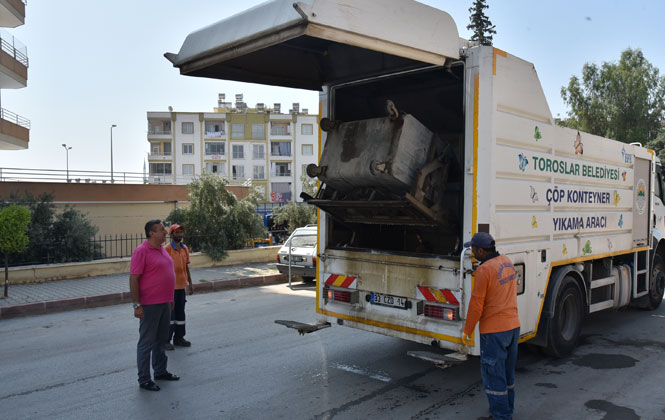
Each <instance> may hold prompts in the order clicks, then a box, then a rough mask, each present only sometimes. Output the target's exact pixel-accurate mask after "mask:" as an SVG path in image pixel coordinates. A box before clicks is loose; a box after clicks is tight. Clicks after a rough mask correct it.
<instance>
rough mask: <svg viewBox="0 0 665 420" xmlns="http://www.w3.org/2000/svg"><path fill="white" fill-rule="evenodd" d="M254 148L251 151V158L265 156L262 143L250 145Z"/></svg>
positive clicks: (264, 147) (262, 157)
mask: <svg viewBox="0 0 665 420" xmlns="http://www.w3.org/2000/svg"><path fill="white" fill-rule="evenodd" d="M252 148H253V149H254V151H253V153H252V158H253V159H265V157H266V146H265V145H264V144H254V145H252Z"/></svg>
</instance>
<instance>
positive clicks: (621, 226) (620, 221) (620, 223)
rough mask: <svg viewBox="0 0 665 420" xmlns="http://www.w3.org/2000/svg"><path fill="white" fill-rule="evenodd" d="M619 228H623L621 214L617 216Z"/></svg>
mask: <svg viewBox="0 0 665 420" xmlns="http://www.w3.org/2000/svg"><path fill="white" fill-rule="evenodd" d="M619 229H623V214H622V215H621V216H619Z"/></svg>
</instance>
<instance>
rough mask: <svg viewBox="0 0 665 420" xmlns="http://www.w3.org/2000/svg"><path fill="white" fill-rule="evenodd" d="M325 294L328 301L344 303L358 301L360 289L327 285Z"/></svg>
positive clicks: (324, 290)
mask: <svg viewBox="0 0 665 420" xmlns="http://www.w3.org/2000/svg"><path fill="white" fill-rule="evenodd" d="M323 296H324V297H325V300H326V303H327V302H328V301H335V302H343V303H358V291H356V290H353V291H349V290H339V289H331V288H329V287H325V288H324V289H323Z"/></svg>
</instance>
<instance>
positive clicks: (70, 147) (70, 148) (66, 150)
mask: <svg viewBox="0 0 665 420" xmlns="http://www.w3.org/2000/svg"><path fill="white" fill-rule="evenodd" d="M62 147H64V148H65V152H67V182H69V151H70V150H72V146H69V147H67V145H66V144H65V143H62Z"/></svg>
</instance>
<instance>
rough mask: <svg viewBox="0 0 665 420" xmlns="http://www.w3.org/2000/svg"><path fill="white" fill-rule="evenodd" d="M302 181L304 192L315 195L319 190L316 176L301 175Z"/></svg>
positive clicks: (311, 195)
mask: <svg viewBox="0 0 665 420" xmlns="http://www.w3.org/2000/svg"><path fill="white" fill-rule="evenodd" d="M300 182H301V183H302V192H304V193H305V194H307V195H309V196H310V197H314V196H315V195H316V193H317V191H318V190H319V185H318V183H317V182H316V178H310V177H309V176H307V174H305V173H304V174H302V175H300Z"/></svg>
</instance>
